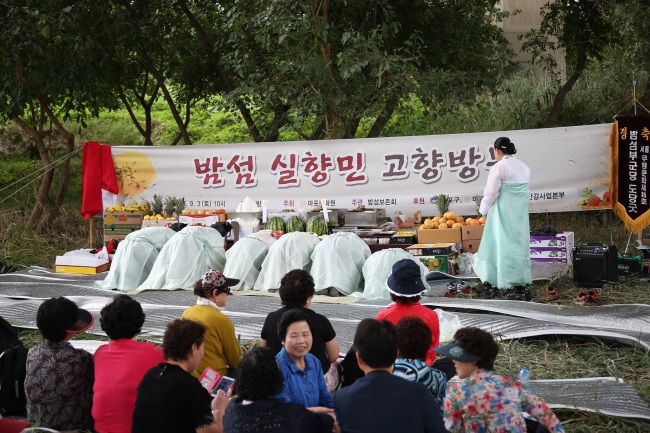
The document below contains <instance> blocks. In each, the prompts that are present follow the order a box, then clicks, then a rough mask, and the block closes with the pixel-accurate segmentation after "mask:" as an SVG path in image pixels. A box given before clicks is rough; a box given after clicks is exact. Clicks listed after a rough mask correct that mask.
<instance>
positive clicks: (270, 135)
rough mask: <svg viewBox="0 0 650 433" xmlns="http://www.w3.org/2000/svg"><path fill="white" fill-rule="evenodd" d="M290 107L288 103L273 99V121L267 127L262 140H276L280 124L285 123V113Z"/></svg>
mask: <svg viewBox="0 0 650 433" xmlns="http://www.w3.org/2000/svg"><path fill="white" fill-rule="evenodd" d="M290 107H291V106H290V105H286V104H282V103H281V102H280V101H279V100H278V101H274V110H273V111H274V112H275V114H274V116H273V122H271V126H269V129H268V130H267V131H266V134H265V135H264V141H266V142H273V141H278V138H280V128H282V126H283V125H284V124H286V123H287V120H288V116H287V113H288V112H289V108H290Z"/></svg>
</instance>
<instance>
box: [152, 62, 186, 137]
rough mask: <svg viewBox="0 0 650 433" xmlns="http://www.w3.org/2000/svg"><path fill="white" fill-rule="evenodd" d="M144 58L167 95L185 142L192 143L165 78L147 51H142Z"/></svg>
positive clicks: (168, 103) (164, 94) (165, 95)
mask: <svg viewBox="0 0 650 433" xmlns="http://www.w3.org/2000/svg"><path fill="white" fill-rule="evenodd" d="M141 54H142V58H143V59H144V61H145V63H146V64H147V67H148V68H149V70H150V71H151V74H152V75H153V76H154V78H155V79H156V80H157V81H158V85H159V86H160V89H161V90H162V92H163V96H164V97H165V101H167V105H169V110H170V111H171V112H172V116H173V117H174V120H175V121H176V125H178V129H179V131H180V134H181V136H182V137H183V142H184V143H185V144H186V145H191V144H192V142H191V141H190V137H189V135H187V128H185V126H184V125H183V121H182V120H181V117H180V115H179V114H178V109H177V108H176V104H175V103H174V99H173V98H172V95H171V94H170V93H169V90H168V89H167V86H166V85H165V79H164V77H163V76H162V74H161V73H160V71H158V69H157V68H156V67H155V66H154V64H153V62H152V61H151V58H150V57H149V55H148V54H147V53H141Z"/></svg>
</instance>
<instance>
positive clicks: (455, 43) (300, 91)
mask: <svg viewBox="0 0 650 433" xmlns="http://www.w3.org/2000/svg"><path fill="white" fill-rule="evenodd" d="M170 1H172V0H170ZM173 3H174V5H175V6H176V7H177V8H179V9H180V10H181V11H182V12H183V14H184V16H185V17H186V19H187V20H188V22H189V24H190V25H191V26H192V28H193V29H194V31H195V32H196V35H197V37H198V38H199V40H200V41H201V44H202V45H203V47H204V49H205V53H206V55H208V56H210V57H212V59H213V60H214V61H215V63H214V64H215V72H216V74H215V75H216V76H218V79H219V80H220V82H221V84H222V86H223V88H225V92H224V97H225V98H226V100H227V101H230V103H231V104H232V105H231V106H232V108H233V109H235V110H238V111H239V113H240V114H241V116H242V118H243V119H244V121H245V122H246V124H247V126H248V128H249V131H250V133H251V136H252V137H253V139H254V140H255V141H274V140H277V138H278V136H279V131H280V129H281V128H283V127H287V126H291V127H292V128H294V129H295V130H297V131H298V132H299V134H300V135H301V136H302V137H303V138H306V139H310V138H312V139H313V138H323V137H331V138H348V137H354V136H356V135H357V132H358V128H359V124H360V121H361V119H362V118H373V119H374V121H373V122H372V123H371V126H370V127H369V129H368V131H367V133H366V134H367V135H368V136H379V135H380V134H381V131H382V130H383V128H384V126H385V125H386V123H387V122H388V120H389V119H390V117H391V116H392V114H393V112H394V110H395V108H396V107H397V106H398V104H399V103H400V101H401V100H402V99H403V98H404V97H405V95H408V94H409V93H410V92H417V93H418V94H419V95H421V96H422V97H423V98H426V99H427V101H428V102H431V101H433V100H435V99H438V98H443V97H445V96H447V95H448V94H455V95H459V94H474V92H476V91H477V90H482V89H485V88H486V87H489V86H493V85H494V83H495V82H496V81H497V80H498V78H499V77H500V76H502V75H503V74H504V71H506V70H507V69H508V68H507V67H508V66H509V65H510V63H509V62H508V58H509V55H510V54H511V52H510V51H509V50H508V48H507V43H506V42H505V39H504V38H503V35H502V34H501V31H500V29H499V28H498V27H497V21H498V20H499V19H500V17H501V15H500V14H499V12H498V10H497V9H496V8H495V2H493V1H478V2H477V1H469V0H444V1H443V0H438V1H431V0H429V1H426V0H418V1H415V2H412V1H406V0H402V1H397V2H390V3H388V2H385V1H373V2H371V3H358V2H336V3H332V4H330V3H329V2H328V1H326V0H321V1H316V0H311V1H309V2H304V3H301V2H294V1H291V0H275V1H273V2H267V1H262V0H253V1H246V2H242V1H238V0H225V1H220V2H214V1H204V0H195V1H188V0H175V1H173ZM459 11H462V13H459ZM450 88H454V89H455V91H449V89H450ZM306 128H310V130H307V129H306Z"/></svg>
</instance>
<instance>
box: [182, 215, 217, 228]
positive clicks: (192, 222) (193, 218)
mask: <svg viewBox="0 0 650 433" xmlns="http://www.w3.org/2000/svg"><path fill="white" fill-rule="evenodd" d="M221 218H223V221H226V214H221V215H216V214H214V215H181V216H179V217H178V222H179V223H181V224H187V225H189V226H203V227H210V226H211V225H212V224H214V223H218V222H220V221H221Z"/></svg>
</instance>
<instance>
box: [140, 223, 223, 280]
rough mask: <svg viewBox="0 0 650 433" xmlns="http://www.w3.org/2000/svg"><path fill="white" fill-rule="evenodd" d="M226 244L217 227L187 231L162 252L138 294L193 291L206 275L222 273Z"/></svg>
mask: <svg viewBox="0 0 650 433" xmlns="http://www.w3.org/2000/svg"><path fill="white" fill-rule="evenodd" d="M223 244H224V237H223V236H222V235H221V234H220V232H219V231H218V230H217V228H216V227H201V226H188V227H185V228H184V229H183V230H181V231H180V232H178V233H176V234H175V235H174V236H173V237H172V238H171V239H170V240H169V241H167V243H166V244H165V246H164V247H163V248H162V250H160V254H159V255H158V258H157V259H156V262H155V263H154V265H153V268H152V269H151V272H150V273H149V277H148V278H147V279H146V280H145V281H144V282H143V283H142V284H141V285H140V287H138V289H137V290H138V291H142V290H177V289H191V288H192V287H194V283H196V281H197V280H198V279H199V278H201V275H202V274H203V273H204V272H207V271H208V270H210V269H216V270H218V271H219V272H222V271H223V268H224V266H225V265H226V250H225V249H224V246H223Z"/></svg>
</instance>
